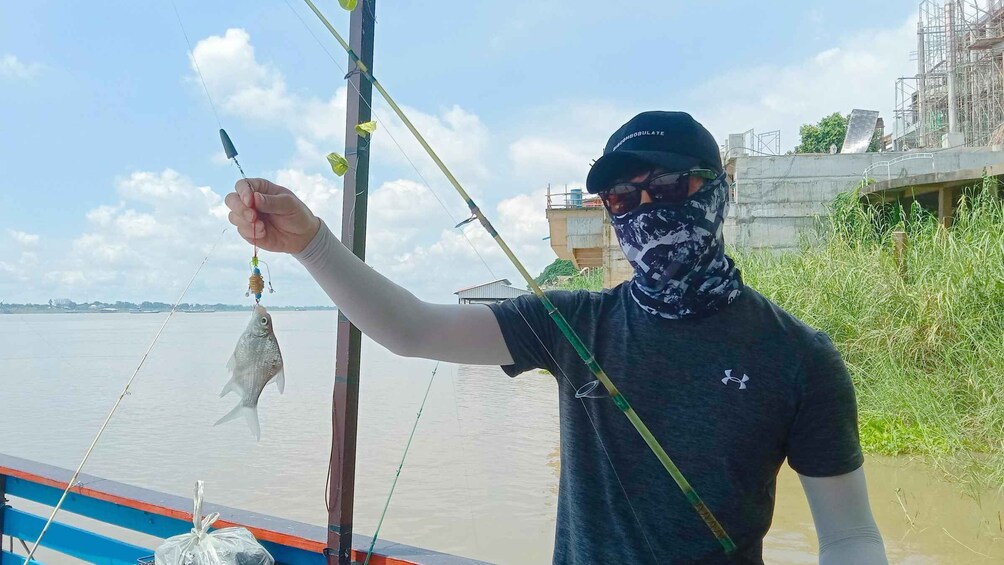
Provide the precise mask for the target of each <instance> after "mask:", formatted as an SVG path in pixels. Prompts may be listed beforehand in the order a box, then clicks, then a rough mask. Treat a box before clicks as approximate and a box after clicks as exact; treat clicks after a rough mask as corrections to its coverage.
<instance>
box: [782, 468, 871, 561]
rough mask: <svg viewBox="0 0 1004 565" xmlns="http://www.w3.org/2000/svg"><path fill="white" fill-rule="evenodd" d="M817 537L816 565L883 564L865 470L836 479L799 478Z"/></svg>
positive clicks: (802, 476) (801, 476)
mask: <svg viewBox="0 0 1004 565" xmlns="http://www.w3.org/2000/svg"><path fill="white" fill-rule="evenodd" d="M798 478H799V480H801V481H802V488H803V489H804V490H805V496H806V498H808V499H809V509H810V510H811V511H812V520H813V522H815V524H816V536H817V537H818V538H819V565H838V564H844V563H856V564H860V565H886V564H888V560H887V559H886V556H885V546H884V545H883V544H882V535H881V534H880V533H879V530H878V526H877V525H876V524H875V519H874V518H873V517H872V511H871V506H869V504H868V488H867V486H866V484H865V471H864V467H858V469H857V470H856V471H851V472H850V473H847V474H846V475H838V476H836V477H807V476H805V475H799V476H798Z"/></svg>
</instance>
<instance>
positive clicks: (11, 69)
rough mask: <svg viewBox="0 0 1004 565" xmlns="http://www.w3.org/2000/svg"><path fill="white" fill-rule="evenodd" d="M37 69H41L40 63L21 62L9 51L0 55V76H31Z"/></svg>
mask: <svg viewBox="0 0 1004 565" xmlns="http://www.w3.org/2000/svg"><path fill="white" fill-rule="evenodd" d="M39 69H41V65H39V64H37V63H23V62H21V61H20V60H18V58H17V57H15V56H14V55H11V54H10V53H6V54H4V55H3V56H0V78H16V79H26V78H31V77H32V76H34V75H35V73H37V72H38V71H39Z"/></svg>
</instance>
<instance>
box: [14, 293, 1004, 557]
mask: <svg viewBox="0 0 1004 565" xmlns="http://www.w3.org/2000/svg"><path fill="white" fill-rule="evenodd" d="M165 316H166V313H162V314H136V315H133V314H51V315H50V314H46V315H4V316H0V399H2V404H0V406H2V409H0V430H3V432H0V452H3V453H6V454H9V455H15V456H18V457H24V458H28V459H33V460H36V461H41V462H44V463H49V464H52V465H59V466H63V467H70V468H72V467H75V466H76V464H77V463H78V462H79V459H80V457H82V456H83V454H84V451H85V450H86V448H87V445H88V444H89V443H90V441H91V439H92V438H93V435H94V433H95V432H96V431H97V429H98V427H99V426H100V424H101V422H102V420H103V419H104V416H105V415H106V413H107V411H108V410H109V409H110V408H111V406H112V404H113V403H114V401H115V398H116V397H117V396H118V394H119V392H120V390H121V388H122V386H123V385H124V383H125V382H126V380H127V379H128V378H129V375H130V374H131V373H132V371H133V370H134V369H135V367H136V364H137V363H138V362H139V359H140V357H141V355H142V353H143V351H145V349H146V347H147V346H148V345H149V342H150V340H151V339H152V338H153V335H154V334H155V333H156V330H157V328H158V327H159V325H160V323H162V322H163V320H164V317H165ZM247 319H248V317H247V315H246V314H244V313H213V314H184V313H178V314H176V315H175V317H174V319H172V320H171V323H170V324H169V325H168V327H167V329H166V330H165V332H164V335H163V336H162V338H161V340H160V342H159V343H158V344H157V346H156V347H155V348H154V350H153V352H152V353H151V355H150V358H149V360H148V361H147V364H146V366H145V368H144V369H143V371H142V372H141V373H140V375H139V377H138V378H137V380H136V383H135V385H134V387H133V390H132V393H131V394H130V395H129V396H128V397H126V399H125V400H124V401H123V403H122V406H121V408H120V409H119V412H118V413H117V415H116V417H115V418H114V419H113V420H112V423H111V425H110V427H109V429H108V431H107V432H106V434H105V437H104V438H103V440H102V441H101V443H100V444H99V445H98V447H97V449H96V450H95V452H94V455H93V456H92V458H91V462H90V463H89V464H88V466H87V467H86V468H85V472H87V473H89V474H93V475H98V476H103V477H105V478H108V479H113V480H117V481H120V482H124V483H129V484H133V485H137V486H142V487H147V488H153V489H157V490H161V491H166V492H170V493H173V494H177V495H180V496H185V497H189V496H191V492H192V485H193V483H194V482H195V480H196V479H202V480H204V481H206V497H207V499H208V500H209V501H211V502H214V503H219V504H225V505H228V506H234V507H237V508H244V509H247V510H253V511H257V512H262V513H267V514H272V515H276V516H281V517H284V518H290V519H294V520H299V521H303V522H309V523H314V524H323V523H324V522H325V517H326V511H325V509H324V482H325V477H326V472H327V461H328V452H329V446H330V414H331V406H330V396H331V386H332V381H333V376H332V375H333V370H334V353H333V342H334V326H335V314H334V312H275V313H274V320H275V326H276V331H277V334H278V338H279V342H280V346H281V347H282V351H283V356H284V359H285V365H286V371H285V373H286V391H285V394H284V395H282V396H280V395H279V394H278V393H277V392H276V390H275V387H269V388H268V389H266V391H265V393H264V394H263V395H262V400H261V405H260V409H259V410H260V415H261V427H262V440H261V441H260V442H255V441H254V438H253V437H252V436H251V433H250V431H249V430H248V429H247V426H246V424H245V423H244V422H243V421H242V420H236V421H233V422H229V423H227V424H224V425H221V426H219V427H213V425H212V424H213V422H215V421H216V420H217V419H218V418H219V417H220V416H222V415H223V414H225V413H226V412H227V411H228V410H229V409H230V407H231V406H232V405H233V403H234V402H235V398H236V397H234V396H229V397H227V398H222V399H221V398H219V397H218V395H219V391H220V390H221V389H222V387H223V384H224V383H225V382H226V380H227V375H226V373H225V370H224V366H225V365H226V362H227V359H228V358H229V356H230V353H231V352H232V351H233V346H234V344H235V343H236V340H237V337H238V335H239V334H240V333H241V331H243V328H244V326H245V324H246V322H247ZM362 366H363V375H362V381H361V392H360V422H359V453H358V467H357V484H356V502H355V508H356V511H355V528H356V531H357V532H359V533H366V534H369V533H371V532H372V531H373V529H374V528H375V527H376V523H377V519H378V518H379V515H380V512H381V510H382V509H383V506H384V502H385V500H386V496H387V492H388V490H389V488H390V485H391V481H392V480H393V478H394V472H395V470H396V468H397V465H398V463H399V462H400V458H401V453H402V451H403V449H404V445H405V442H406V441H407V437H408V433H409V431H410V429H411V426H412V424H413V423H414V418H415V413H416V412H417V410H418V405H419V402H420V401H421V397H422V394H423V392H424V389H425V387H426V385H427V384H428V380H429V377H430V375H431V373H432V369H433V367H434V366H435V363H434V362H431V361H426V360H416V359H404V358H400V357H397V356H394V355H392V354H391V353H389V352H388V351H386V350H385V349H383V348H382V347H380V346H378V345H376V344H374V343H372V342H365V343H364V346H363V364H362ZM556 391H557V389H556V386H555V384H554V381H553V380H552V377H550V376H546V375H534V374H526V375H524V376H522V377H520V378H517V379H509V378H508V377H506V376H505V375H504V374H503V373H502V372H501V370H499V369H498V368H497V367H471V366H456V365H445V364H444V365H442V366H441V367H440V370H439V373H438V375H437V376H436V378H435V381H434V383H433V387H432V393H431V394H430V397H429V400H428V403H427V405H426V407H425V411H424V413H423V415H422V419H421V422H420V423H419V426H418V430H417V433H416V436H415V440H414V442H413V444H412V447H411V451H410V453H409V455H408V459H407V461H406V463H405V466H404V470H403V472H402V474H401V478H400V480H399V482H398V486H397V490H396V492H395V495H394V498H393V501H392V503H391V505H390V510H389V512H388V515H387V519H386V521H385V523H384V525H383V529H382V531H381V533H380V536H381V537H382V538H385V539H389V540H394V541H398V542H403V543H407V544H411V545H416V546H421V547H427V548H430V549H435V550H438V551H443V552H448V553H455V554H459V555H465V556H470V557H475V558H478V559H482V560H485V561H490V562H495V563H514V564H524V563H549V562H550V555H551V550H552V547H553V539H552V538H553V533H554V520H555V511H556V507H555V503H556V500H557V489H558V431H557V429H558V427H557V420H558V409H557V399H556ZM866 472H867V476H868V487H869V495H870V498H871V501H872V510H873V512H874V513H875V516H876V519H877V521H878V524H879V527H880V529H881V530H882V534H883V537H884V539H885V543H886V549H887V552H888V555H889V560H890V562H891V563H898V564H911V565H921V564H923V565H927V564H931V565H933V564H957V563H977V564H983V563H1004V523H1002V521H1004V516H1002V514H1004V496H1002V495H1001V493H1000V492H999V491H991V492H981V493H976V494H975V495H974V494H972V493H969V494H967V493H966V491H965V489H963V488H961V487H959V486H958V485H955V484H952V483H950V482H948V481H946V480H945V479H944V478H943V477H942V475H941V474H940V473H938V472H937V471H936V470H935V469H934V468H933V467H932V466H930V465H928V464H925V462H924V461H921V460H913V459H909V458H883V457H868V458H867V462H866ZM146 541H147V542H149V543H153V541H152V540H146ZM764 557H765V560H766V562H767V563H783V564H795V563H815V562H817V557H816V537H815V531H814V530H813V526H812V518H811V515H810V513H809V509H808V505H807V503H806V501H805V497H804V495H803V493H802V491H801V487H800V485H799V482H798V479H797V477H796V475H795V474H794V473H793V472H792V471H791V470H790V469H788V468H787V467H786V466H785V467H784V468H783V470H782V472H781V475H780V477H779V479H778V492H777V506H776V510H775V514H774V524H773V527H772V529H771V531H770V534H769V535H768V537H767V539H766V540H765V554H764ZM49 561H50V562H59V561H58V560H55V561H53V560H49Z"/></svg>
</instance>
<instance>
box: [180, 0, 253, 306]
mask: <svg viewBox="0 0 1004 565" xmlns="http://www.w3.org/2000/svg"><path fill="white" fill-rule="evenodd" d="M170 1H171V7H172V8H174V16H175V17H176V18H177V19H178V27H180V28H181V34H182V35H183V36H185V44H186V45H187V46H188V56H189V57H191V59H192V65H194V66H195V72H196V73H197V74H198V75H199V82H201V83H202V89H203V90H204V91H205V93H206V99H207V100H209V107H210V108H212V110H213V116H215V117H216V124H217V125H218V126H220V140H221V141H222V142H223V150H224V152H225V153H226V155H227V159H231V160H233V162H234V164H235V165H237V170H238V171H240V173H241V177H242V178H243V179H244V182H245V183H247V185H248V189H249V190H251V204H250V205H249V208H251V209H254V189H253V188H251V181H249V180H248V177H247V175H245V174H244V168H243V167H241V164H240V162H238V161H237V150H236V149H235V148H234V144H233V142H232V141H230V136H228V135H227V132H226V131H225V130H224V129H223V122H222V121H221V120H220V114H219V112H217V111H216V103H215V102H213V95H212V94H210V93H209V86H207V84H206V77H205V75H203V74H202V68H201V67H200V66H199V60H198V59H197V58H196V57H195V48H194V47H192V41H191V39H189V37H188V32H187V31H186V30H185V24H184V22H182V21H181V13H179V12H178V6H177V4H175V3H174V0H170ZM251 234H252V235H251V245H252V246H253V247H254V253H253V255H252V258H251V269H252V271H255V270H256V269H257V268H258V221H257V219H256V220H255V221H253V222H251ZM265 269H266V271H267V270H268V265H266V266H265ZM258 278H260V276H259V277H258ZM271 279H272V276H271V274H270V275H269V292H272V283H271ZM251 287H254V288H255V289H257V287H258V285H257V279H256V278H255V277H254V276H252V280H251V285H250V287H249V294H250V291H251V290H252V288H251ZM262 290H263V289H262ZM257 295H259V296H260V295H261V292H258V293H257ZM257 303H258V297H256V298H255V304H257Z"/></svg>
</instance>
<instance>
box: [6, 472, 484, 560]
mask: <svg viewBox="0 0 1004 565" xmlns="http://www.w3.org/2000/svg"><path fill="white" fill-rule="evenodd" d="M71 476H72V471H70V470H69V469H61V468H59V467H53V466H50V465H45V464H42V463H37V462H34V461H29V460H27V459H21V458H18V457H11V456H9V455H2V454H0V501H3V505H2V506H0V532H2V533H3V535H4V536H9V537H10V544H9V545H11V546H12V545H13V544H14V540H15V539H18V540H22V541H23V542H25V543H26V544H30V543H31V542H32V541H34V540H35V539H36V538H37V537H38V534H39V532H40V531H41V530H42V526H43V525H44V524H45V520H46V517H45V516H40V515H37V514H34V513H32V512H30V511H27V510H25V509H23V508H22V507H23V506H26V504H24V503H35V504H41V505H44V506H46V507H51V506H52V505H53V504H54V503H55V502H56V501H57V500H58V499H59V497H60V495H61V494H62V492H63V489H64V488H66V484H67V481H68V480H69V479H70V477H71ZM63 509H64V510H65V511H67V512H71V513H73V514H75V515H77V516H83V517H85V518H90V519H92V520H96V521H97V522H99V523H100V524H101V526H104V527H100V526H90V525H89V526H88V527H87V528H83V527H80V526H74V525H69V524H66V523H63V522H60V521H57V522H54V523H53V524H52V525H51V526H50V527H49V531H48V533H47V534H46V536H45V537H44V538H43V539H42V545H41V547H43V548H46V549H48V550H50V551H55V552H58V553H60V554H63V555H67V556H69V557H72V558H75V559H80V560H82V561H85V562H88V563H100V564H102V565H138V564H147V563H149V564H152V563H153V562H154V561H153V554H154V548H152V547H149V546H147V545H143V544H142V542H140V543H137V542H136V541H135V539H141V538H143V537H144V536H142V535H136V534H146V535H147V536H154V537H157V538H168V537H171V536H176V535H180V534H185V533H188V532H189V531H191V529H192V501H191V500H189V499H187V498H182V497H178V496H174V495H170V494H166V493H163V492H157V491H154V490H149V489H144V488H139V487H134V486H130V485H126V484H122V483H118V482H114V481H109V480H105V479H102V478H100V477H94V476H89V475H79V476H78V477H77V481H76V486H74V487H73V488H71V489H70V495H69V496H68V497H67V499H66V502H64V503H63ZM202 509H203V511H204V512H205V513H206V514H208V513H211V512H219V513H220V519H219V520H218V521H217V522H216V523H215V524H214V528H226V527H231V526H242V527H245V528H247V529H248V530H249V531H250V532H251V533H252V534H253V535H254V536H255V538H256V539H257V540H258V542H259V543H260V544H261V545H262V547H264V548H265V549H266V550H268V552H269V553H270V554H271V555H272V557H273V558H274V559H275V562H276V563H277V564H283V565H285V564H289V565H324V564H325V563H327V552H326V536H327V532H326V531H325V530H326V529H325V528H324V527H322V526H316V525H312V524H304V523H302V522H294V521H292V520H285V519H282V518H276V517H274V516H267V515H264V514H258V513H255V512H248V511H245V510H238V509H235V508H228V507H226V506H219V505H214V504H208V503H206V504H203V506H202ZM122 529H125V530H127V531H128V532H131V533H133V535H132V536H129V535H128V534H126V535H123V533H122ZM95 530H101V531H95ZM113 532H114V533H115V534H117V535H113ZM121 537H131V538H133V540H124V539H121ZM0 540H2V537H0ZM370 541H371V538H368V537H365V536H358V535H357V536H354V538H353V541H352V551H351V558H352V562H358V563H362V562H363V560H364V559H365V558H366V554H367V551H368V549H369V545H370ZM0 545H2V544H0ZM31 562H32V563H41V562H40V561H38V560H37V559H34V558H33V559H32V560H31ZM22 563H24V557H22V556H20V555H15V554H14V553H13V552H12V551H8V550H7V549H2V548H0V565H21V564H22ZM370 563H371V564H373V565H415V564H418V563H428V564H438V565H475V564H481V563H483V562H481V561H474V560H471V559H465V558H461V557H456V556H452V555H447V554H444V553H438V552H435V551H430V550H428V549H422V548H418V547H412V546H409V545H405V544H400V543H394V542H389V541H385V540H379V541H378V542H377V544H376V545H375V547H374V552H373V556H372V558H371V559H370Z"/></svg>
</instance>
